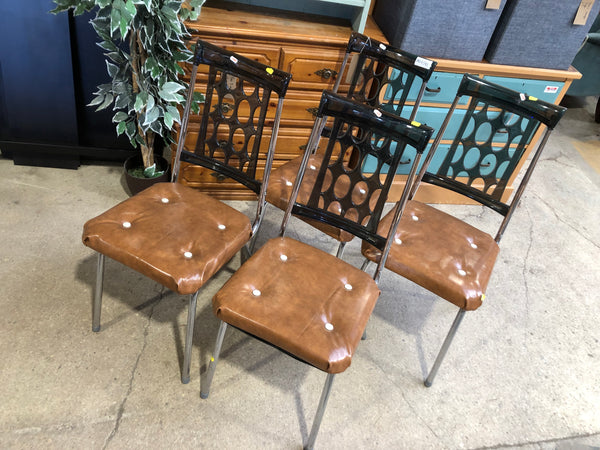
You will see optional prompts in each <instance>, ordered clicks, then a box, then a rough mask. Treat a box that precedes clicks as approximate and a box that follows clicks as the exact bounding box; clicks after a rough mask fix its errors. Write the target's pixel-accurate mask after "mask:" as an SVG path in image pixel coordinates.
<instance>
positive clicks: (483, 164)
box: [479, 162, 492, 167]
mask: <svg viewBox="0 0 600 450" xmlns="http://www.w3.org/2000/svg"><path fill="white" fill-rule="evenodd" d="M491 165H492V163H489V162H488V163H484V162H482V163H481V164H479V167H490V166H491Z"/></svg>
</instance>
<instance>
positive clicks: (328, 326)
mask: <svg viewBox="0 0 600 450" xmlns="http://www.w3.org/2000/svg"><path fill="white" fill-rule="evenodd" d="M325 329H326V330H327V331H333V325H331V324H330V323H329V322H327V323H326V324H325Z"/></svg>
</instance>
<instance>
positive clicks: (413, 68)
mask: <svg viewBox="0 0 600 450" xmlns="http://www.w3.org/2000/svg"><path fill="white" fill-rule="evenodd" d="M349 55H353V58H354V59H353V61H352V65H353V66H354V67H355V68H356V69H355V70H354V72H353V74H352V78H351V81H350V87H349V91H348V97H349V98H351V99H353V100H356V101H357V102H361V103H366V104H368V105H371V106H372V107H375V108H380V109H383V110H385V111H387V112H389V113H392V114H396V115H398V116H400V115H401V114H402V111H403V109H404V106H405V103H406V100H407V97H408V94H409V92H410V90H411V88H412V87H413V85H414V83H415V81H418V82H419V83H420V84H417V85H416V86H420V90H419V94H418V95H417V96H416V99H415V104H414V107H413V111H412V113H411V114H410V120H412V119H414V115H415V114H416V111H417V108H418V106H419V103H420V101H421V98H422V96H423V91H424V89H425V86H426V84H427V81H428V80H429V78H430V77H431V74H432V73H433V72H434V70H435V67H436V65H437V63H436V62H435V61H432V60H430V59H426V58H422V57H419V56H417V55H413V54H411V53H408V52H405V51H403V50H400V49H397V48H394V47H392V46H389V45H387V44H384V43H382V42H379V41H376V40H374V39H371V38H369V37H367V36H365V35H362V34H360V33H356V32H353V33H352V35H351V37H350V40H349V41H348V46H347V49H346V56H345V59H344V63H343V67H345V66H346V62H347V60H348V57H349ZM341 72H342V74H341V75H340V76H339V77H338V80H336V87H335V88H334V90H337V87H338V86H339V83H340V81H341V77H342V76H343V69H342V71H341Z"/></svg>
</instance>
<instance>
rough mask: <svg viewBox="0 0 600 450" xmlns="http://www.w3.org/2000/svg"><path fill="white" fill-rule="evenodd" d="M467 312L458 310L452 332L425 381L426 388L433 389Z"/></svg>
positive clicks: (451, 328)
mask: <svg viewBox="0 0 600 450" xmlns="http://www.w3.org/2000/svg"><path fill="white" fill-rule="evenodd" d="M466 312H467V310H466V309H463V308H461V309H459V310H458V314H456V317H455V318H454V322H452V326H451V327H450V331H448V334H447V335H446V339H444V343H443V344H442V348H441V349H440V352H439V353H438V355H437V358H435V362H434V363H433V367H432V368H431V371H430V372H429V375H428V376H427V379H426V380H425V386H426V387H431V385H432V384H433V379H434V378H435V376H436V374H437V372H438V370H439V368H440V365H441V364H442V361H443V360H444V356H446V352H447V351H448V347H450V344H451V343H452V339H454V335H455V334H456V330H458V326H459V325H460V323H461V322H462V319H463V317H464V315H465V313H466Z"/></svg>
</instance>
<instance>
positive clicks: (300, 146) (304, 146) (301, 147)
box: [298, 144, 306, 151]
mask: <svg viewBox="0 0 600 450" xmlns="http://www.w3.org/2000/svg"><path fill="white" fill-rule="evenodd" d="M298 148H299V149H300V150H302V151H304V150H306V144H302V145H299V146H298Z"/></svg>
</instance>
